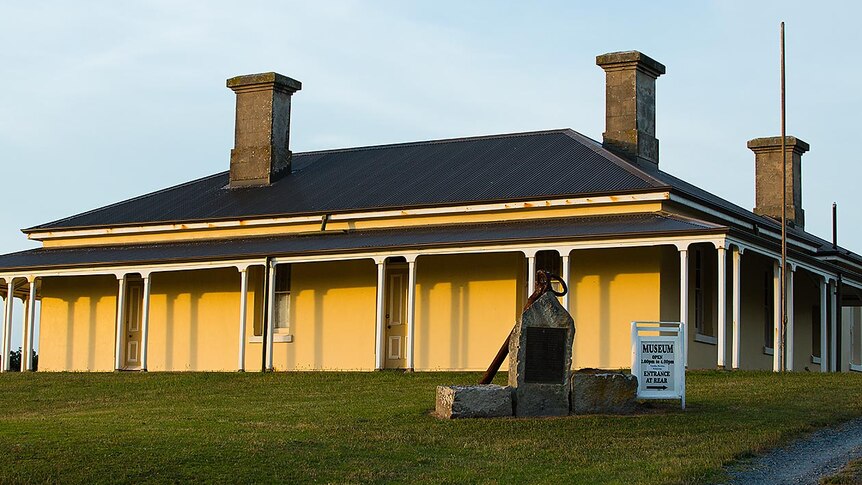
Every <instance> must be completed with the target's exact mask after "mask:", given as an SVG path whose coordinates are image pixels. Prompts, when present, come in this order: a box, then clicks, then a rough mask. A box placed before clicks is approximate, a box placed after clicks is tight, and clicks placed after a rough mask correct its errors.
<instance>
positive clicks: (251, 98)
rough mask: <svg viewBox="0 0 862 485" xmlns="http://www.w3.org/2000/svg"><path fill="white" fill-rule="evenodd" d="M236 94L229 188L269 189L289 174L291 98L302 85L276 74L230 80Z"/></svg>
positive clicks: (229, 83) (228, 85)
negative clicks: (257, 187) (267, 187)
mask: <svg viewBox="0 0 862 485" xmlns="http://www.w3.org/2000/svg"><path fill="white" fill-rule="evenodd" d="M227 87H229V88H231V89H232V90H233V92H235V93H236V127H235V129H234V147H233V149H232V150H231V151H230V187H231V188H236V187H252V186H262V185H269V184H271V183H273V182H274V181H275V180H276V179H278V178H279V177H281V176H283V175H286V174H289V173H290V148H289V144H288V141H289V139H290V97H291V95H293V93H295V92H297V91H299V90H300V89H302V83H300V82H299V81H297V80H295V79H291V78H289V77H287V76H282V75H281V74H277V73H274V72H265V73H262V74H249V75H247V76H238V77H233V78H230V79H228V80H227Z"/></svg>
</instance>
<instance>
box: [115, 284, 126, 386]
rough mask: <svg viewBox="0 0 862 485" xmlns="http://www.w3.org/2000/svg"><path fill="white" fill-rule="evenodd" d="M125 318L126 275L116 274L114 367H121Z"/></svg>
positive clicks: (117, 368)
mask: <svg viewBox="0 0 862 485" xmlns="http://www.w3.org/2000/svg"><path fill="white" fill-rule="evenodd" d="M125 319H126V275H117V321H116V337H115V340H114V369H115V370H121V369H122V368H123V361H122V359H123V332H125V328H124V327H125V323H124V322H125Z"/></svg>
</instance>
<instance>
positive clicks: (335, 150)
mask: <svg viewBox="0 0 862 485" xmlns="http://www.w3.org/2000/svg"><path fill="white" fill-rule="evenodd" d="M570 129H571V128H556V129H550V130H536V131H520V132H514V133H497V134H493V135H476V136H461V137H455V138H439V139H435V140H418V141H408V142H401V143H386V144H383V145H366V146H359V147H344V148H330V149H326V150H312V151H309V152H295V153H294V154H293V156H294V157H296V156H305V155H319V154H324V153H344V152H359V151H365V150H381V149H386V148H396V147H408V146H422V145H436V144H443V143H457V142H463V141H478V140H493V139H496V138H517V137H522V136H533V135H549V134H552V133H565V132H566V130H570Z"/></svg>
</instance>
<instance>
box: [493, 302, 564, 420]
mask: <svg viewBox="0 0 862 485" xmlns="http://www.w3.org/2000/svg"><path fill="white" fill-rule="evenodd" d="M574 337H575V325H574V321H573V320H572V316H571V315H569V313H568V312H567V311H566V310H565V309H564V308H563V306H562V305H560V302H559V301H558V300H557V297H556V296H554V295H553V294H552V293H550V292H548V293H545V294H544V295H542V296H540V297H539V298H538V299H537V300H536V301H535V302H533V304H532V305H531V306H530V307H529V308H527V309H526V310H524V313H523V314H522V315H521V319H520V321H518V324H517V325H516V326H515V331H514V332H513V333H512V336H511V338H510V340H509V386H511V387H512V388H513V389H514V392H513V396H512V401H513V403H514V407H515V416H566V415H568V414H569V393H570V375H571V368H572V342H573V340H574Z"/></svg>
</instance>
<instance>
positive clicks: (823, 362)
mask: <svg viewBox="0 0 862 485" xmlns="http://www.w3.org/2000/svg"><path fill="white" fill-rule="evenodd" d="M827 284H828V283H827V280H826V277H825V276H824V277H822V278H821V279H820V372H829V357H828V352H827V344H828V342H829V341H828V340H826V315H827V313H826V291H827Z"/></svg>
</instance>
